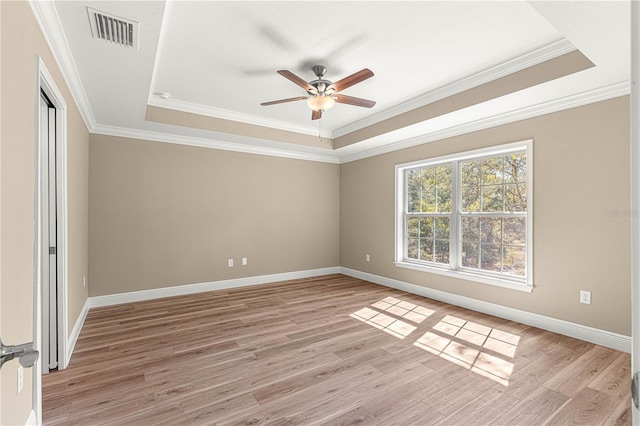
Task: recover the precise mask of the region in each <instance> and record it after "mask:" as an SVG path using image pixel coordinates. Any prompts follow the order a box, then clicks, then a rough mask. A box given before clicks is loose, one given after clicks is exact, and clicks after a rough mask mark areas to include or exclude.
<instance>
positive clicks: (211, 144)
mask: <svg viewBox="0 0 640 426" xmlns="http://www.w3.org/2000/svg"><path fill="white" fill-rule="evenodd" d="M91 133H94V134H99V135H107V136H118V137H122V138H131V139H141V140H148V141H153V142H165V143H174V144H178V145H188V146H197V147H201V148H212V149H220V150H223V151H233V152H244V153H247V154H257V155H267V156H271V157H282V158H291V159H294V160H306V161H318V162H321V163H332V164H339V163H340V159H339V158H338V157H337V156H335V155H323V154H311V153H305V152H299V151H292V150H284V149H277V148H269V147H265V146H253V145H245V144H238V143H234V142H224V141H217V140H213V139H204V138H196V137H192V136H179V135H171V134H168V133H160V132H151V131H146V130H136V129H126V128H123V127H115V126H103V125H101V124H99V125H96V126H95V127H94V128H93V129H92V130H91ZM329 152H333V151H329Z"/></svg>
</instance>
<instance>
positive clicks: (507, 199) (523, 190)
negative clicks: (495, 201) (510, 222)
mask: <svg viewBox="0 0 640 426" xmlns="http://www.w3.org/2000/svg"><path fill="white" fill-rule="evenodd" d="M504 209H505V211H508V212H526V211H527V185H526V184H524V183H513V184H507V185H505V186H504Z"/></svg>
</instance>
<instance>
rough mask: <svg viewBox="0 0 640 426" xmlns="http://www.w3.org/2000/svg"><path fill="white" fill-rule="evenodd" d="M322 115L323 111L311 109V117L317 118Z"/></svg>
mask: <svg viewBox="0 0 640 426" xmlns="http://www.w3.org/2000/svg"><path fill="white" fill-rule="evenodd" d="M321 117H322V111H311V119H312V120H317V119H319V118H321Z"/></svg>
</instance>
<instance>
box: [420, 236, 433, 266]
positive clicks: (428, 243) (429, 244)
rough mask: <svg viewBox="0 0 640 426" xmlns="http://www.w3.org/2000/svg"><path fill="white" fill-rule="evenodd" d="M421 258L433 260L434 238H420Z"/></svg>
mask: <svg viewBox="0 0 640 426" xmlns="http://www.w3.org/2000/svg"><path fill="white" fill-rule="evenodd" d="M420 259H422V260H427V261H429V262H433V240H431V239H427V240H420Z"/></svg>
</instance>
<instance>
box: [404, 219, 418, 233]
mask: <svg viewBox="0 0 640 426" xmlns="http://www.w3.org/2000/svg"><path fill="white" fill-rule="evenodd" d="M418 235H420V218H417V217H410V218H408V219H407V237H417V236H418Z"/></svg>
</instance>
